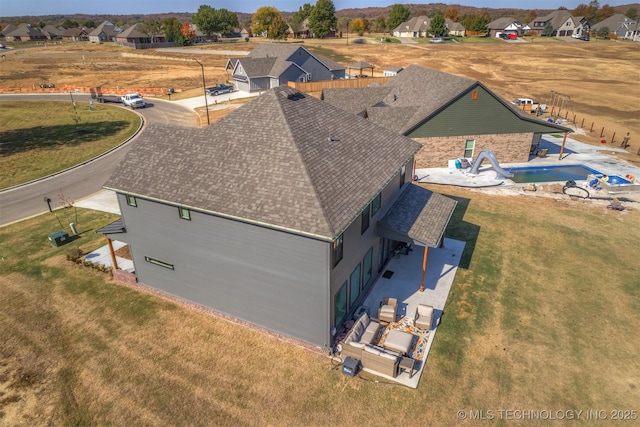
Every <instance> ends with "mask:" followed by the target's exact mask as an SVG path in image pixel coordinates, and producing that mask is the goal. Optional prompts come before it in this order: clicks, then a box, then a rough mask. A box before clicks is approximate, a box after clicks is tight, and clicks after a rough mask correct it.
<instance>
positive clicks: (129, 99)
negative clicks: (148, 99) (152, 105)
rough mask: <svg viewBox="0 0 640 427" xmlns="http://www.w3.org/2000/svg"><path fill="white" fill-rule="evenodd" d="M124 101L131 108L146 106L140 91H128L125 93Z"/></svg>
mask: <svg viewBox="0 0 640 427" xmlns="http://www.w3.org/2000/svg"><path fill="white" fill-rule="evenodd" d="M121 100H122V103H123V104H124V105H126V106H127V107H131V108H145V103H144V99H143V98H142V97H141V96H140V95H139V94H138V93H128V94H126V95H123V96H122V98H121Z"/></svg>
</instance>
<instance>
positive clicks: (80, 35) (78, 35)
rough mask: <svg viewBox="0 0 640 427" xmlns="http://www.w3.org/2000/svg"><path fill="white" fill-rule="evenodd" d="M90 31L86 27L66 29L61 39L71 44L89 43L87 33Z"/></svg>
mask: <svg viewBox="0 0 640 427" xmlns="http://www.w3.org/2000/svg"><path fill="white" fill-rule="evenodd" d="M91 31H92V30H90V29H89V28H87V27H82V28H68V29H66V30H65V31H64V32H63V33H62V39H63V40H67V41H73V42H86V41H89V33H90V32H91Z"/></svg>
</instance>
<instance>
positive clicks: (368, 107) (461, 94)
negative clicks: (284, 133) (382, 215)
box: [321, 65, 571, 168]
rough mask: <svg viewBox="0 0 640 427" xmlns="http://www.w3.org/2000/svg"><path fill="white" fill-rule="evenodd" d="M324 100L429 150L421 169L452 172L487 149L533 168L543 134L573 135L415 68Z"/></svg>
mask: <svg viewBox="0 0 640 427" xmlns="http://www.w3.org/2000/svg"><path fill="white" fill-rule="evenodd" d="M321 98H322V99H323V100H324V101H325V102H329V103H331V104H333V105H335V106H337V107H339V108H342V109H344V110H345V111H348V112H351V113H354V114H358V115H360V116H362V117H365V118H367V119H369V120H371V121H372V122H374V123H376V124H378V125H380V126H382V127H384V128H387V129H389V130H393V131H395V132H397V133H399V134H402V135H405V136H408V137H409V138H412V139H414V140H416V141H417V142H419V143H421V144H422V145H423V149H422V150H421V151H420V153H418V154H417V155H416V163H417V167H419V168H425V167H446V166H447V164H448V161H449V160H453V159H458V158H475V157H477V155H478V153H480V151H482V150H484V149H491V150H493V151H494V152H495V154H496V156H497V158H498V160H499V161H500V162H505V163H515V162H527V161H528V160H529V153H530V151H531V145H532V144H537V143H538V142H539V141H540V138H541V136H542V135H543V134H546V133H552V132H554V133H560V132H562V133H564V132H571V130H570V129H568V128H565V127H563V126H560V125H557V124H554V123H548V122H545V121H542V120H538V119H536V118H534V117H533V116H531V115H530V114H527V113H524V112H522V111H520V110H518V109H516V108H515V107H514V106H513V105H512V104H511V103H509V102H507V101H505V100H503V99H502V98H500V97H499V96H498V95H496V94H495V93H493V92H492V91H491V90H489V89H488V88H487V87H486V86H484V85H483V84H482V83H480V82H478V81H475V80H472V79H468V78H466V77H460V76H456V75H453V74H448V73H444V72H442V71H438V70H433V69H428V68H424V67H420V66H417V65H410V66H409V67H407V68H405V69H404V70H403V71H402V72H401V73H400V74H398V75H397V76H396V77H394V78H392V79H390V80H389V81H388V82H386V83H385V84H384V85H383V86H379V87H365V88H354V89H324V90H323V91H322V95H321Z"/></svg>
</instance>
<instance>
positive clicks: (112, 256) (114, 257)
mask: <svg viewBox="0 0 640 427" xmlns="http://www.w3.org/2000/svg"><path fill="white" fill-rule="evenodd" d="M107 244H108V245H109V255H111V265H113V269H114V270H117V269H118V261H116V253H115V252H114V250H113V243H111V239H110V238H108V237H107ZM423 274H424V273H423Z"/></svg>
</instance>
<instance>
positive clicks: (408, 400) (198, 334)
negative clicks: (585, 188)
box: [0, 187, 640, 426]
mask: <svg viewBox="0 0 640 427" xmlns="http://www.w3.org/2000/svg"><path fill="white" fill-rule="evenodd" d="M430 188H432V189H435V190H436V191H439V192H442V193H443V194H447V195H449V196H451V197H455V198H456V199H457V200H458V202H459V203H458V207H457V209H456V212H455V214H454V217H453V218H452V221H451V224H450V226H449V228H448V230H447V233H446V234H447V236H448V237H451V238H455V239H459V240H464V241H466V243H467V246H466V249H465V252H464V254H463V258H462V261H461V265H460V268H459V269H458V272H457V275H456V278H455V281H454V284H453V287H452V291H451V294H450V296H449V300H448V303H447V306H446V308H445V313H444V316H443V318H442V324H441V325H440V327H439V328H438V332H437V335H436V338H435V341H434V345H433V347H432V350H431V353H430V354H429V359H428V361H427V366H426V369H425V372H424V374H423V377H422V379H421V382H420V386H419V388H418V389H417V390H411V389H407V388H404V387H402V386H398V385H391V384H387V383H386V382H385V381H384V380H380V381H376V377H373V376H371V375H362V376H360V377H358V378H348V377H345V376H343V375H341V374H340V372H339V370H338V369H337V366H335V365H334V364H332V363H331V361H330V360H329V359H328V358H327V357H325V356H323V355H319V354H315V353H311V352H308V351H307V350H304V349H301V348H299V347H296V346H294V345H291V344H289V343H286V342H283V341H280V340H279V339H277V338H274V337H271V336H266V335H263V334H260V333H258V332H256V331H254V330H252V329H249V328H246V327H243V326H238V325H235V324H232V323H229V322H227V321H226V320H223V319H220V318H218V317H214V316H211V315H209V314H206V313H203V312H202V311H199V310H195V309H193V308H190V307H188V306H186V305H183V304H179V303H176V302H172V301H169V300H167V299H165V298H160V297H158V296H156V295H154V294H151V293H148V292H144V291H141V290H134V289H132V288H129V287H126V286H123V285H119V284H116V283H114V282H112V281H111V280H110V279H109V277H108V276H107V275H106V274H104V273H100V272H98V271H95V270H92V269H86V268H85V267H81V266H78V265H76V264H73V263H71V262H69V261H67V260H66V257H65V254H66V252H67V251H68V249H69V248H71V247H80V248H82V249H83V250H84V251H90V250H92V249H95V248H96V247H98V246H100V245H102V244H105V243H106V242H105V240H104V238H102V237H101V236H98V235H96V234H95V232H94V231H95V229H97V228H98V227H100V226H102V225H105V224H107V223H109V222H110V221H112V220H113V219H114V218H115V216H113V215H110V214H103V213H97V212H92V211H87V210H82V209H78V220H77V221H76V222H77V223H78V226H79V231H80V232H81V233H82V234H81V236H82V237H80V238H79V239H77V240H75V241H73V242H72V243H70V244H68V245H67V246H63V247H60V248H55V247H51V246H49V244H48V243H47V238H46V237H47V235H48V234H49V233H51V232H52V231H55V230H57V229H58V228H59V225H58V220H57V219H56V218H55V217H54V215H53V214H51V213H47V214H43V215H41V216H38V217H35V218H32V219H29V220H25V221H22V222H20V223H16V224H13V225H11V226H8V227H3V228H0V259H1V260H2V262H1V263H0V320H1V321H0V355H1V356H2V360H3V364H1V365H0V387H4V388H3V389H2V388H0V391H2V392H3V393H4V394H3V395H2V399H0V420H2V423H6V424H8V425H14V424H18V421H16V420H19V422H20V423H24V424H29V425H34V424H44V423H47V424H52V425H71V424H73V425H89V424H94V425H331V426H333V425H379V426H383V425H385V426H386V425H390V424H393V425H437V426H449V425H451V426H453V425H459V424H461V423H462V424H464V425H470V426H471V425H508V424H511V423H513V421H507V420H505V419H502V420H501V419H500V418H499V417H500V415H499V414H500V413H499V412H498V411H500V410H554V411H560V410H565V411H566V410H570V409H572V410H582V411H588V410H594V411H597V410H602V409H604V410H606V411H611V410H614V409H630V410H633V409H635V410H637V409H638V408H637V402H638V401H640V382H639V381H640V380H639V378H640V367H639V366H638V364H637V363H636V360H637V348H636V347H637V346H636V344H635V343H636V342H637V331H638V330H639V329H640V318H639V317H638V315H637V313H638V311H639V310H640V288H639V287H638V277H639V273H638V267H637V247H638V241H640V215H639V214H638V211H637V210H631V211H628V212H627V213H624V212H623V213H621V212H615V211H608V210H607V209H606V207H605V206H604V205H603V204H599V205H593V204H591V203H590V202H583V201H570V200H569V199H568V198H563V197H564V196H558V197H559V198H560V199H559V200H555V199H554V198H544V197H534V196H522V195H513V196H497V195H488V194H485V193H482V192H477V191H469V190H464V189H456V188H449V187H430ZM56 213H57V215H58V216H59V217H60V219H61V222H62V223H63V224H67V223H69V222H70V221H71V220H72V218H71V217H72V216H73V217H74V218H73V220H74V221H75V212H73V211H71V210H62V211H56ZM16 242H19V244H16ZM27 396H37V399H36V400H35V401H33V403H32V406H26V405H27V404H26V402H27V401H28V400H27ZM20 405H24V406H20ZM16 408H18V409H16ZM19 408H22V412H20V410H19ZM460 410H464V411H465V415H467V416H468V417H471V411H472V410H474V411H478V410H484V411H485V414H487V411H493V414H494V420H493V421H479V420H473V419H469V418H468V419H467V420H466V421H465V422H463V421H462V420H461V419H460V417H459V412H458V411H460ZM3 413H4V414H6V415H5V418H4V419H3V418H1V417H2V414H3ZM10 414H17V415H15V418H11V419H8V418H7V417H9V416H10ZM476 414H477V413H476ZM607 414H608V416H609V417H610V416H611V413H610V412H607ZM12 420H13V421H14V422H11V421H12ZM43 420H46V422H45V421H43ZM519 424H522V425H540V423H539V422H526V421H520V422H519ZM543 424H544V425H560V424H563V423H562V422H545V423H543ZM631 424H632V423H630V424H629V425H631ZM571 425H597V424H594V423H593V422H592V421H589V420H587V419H586V415H584V416H583V418H582V419H580V420H574V421H572V423H571Z"/></svg>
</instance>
